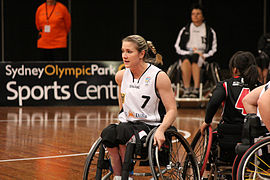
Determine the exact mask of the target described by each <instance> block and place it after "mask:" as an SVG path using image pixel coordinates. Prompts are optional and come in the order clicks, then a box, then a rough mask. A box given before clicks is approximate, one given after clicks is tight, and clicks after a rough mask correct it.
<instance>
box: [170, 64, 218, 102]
mask: <svg viewBox="0 0 270 180" xmlns="http://www.w3.org/2000/svg"><path fill="white" fill-rule="evenodd" d="M180 64H181V62H180V60H179V61H176V62H175V63H174V64H172V65H171V66H169V68H168V70H167V75H168V76H169V78H170V80H171V82H172V87H173V90H174V92H175V100H176V101H177V102H186V101H197V102H208V101H209V99H210V97H211V95H212V92H213V90H214V89H215V87H216V84H217V83H218V82H219V81H220V74H219V71H220V67H219V66H218V64H217V63H216V62H211V63H208V62H205V63H204V64H203V66H202V67H201V72H200V89H199V98H181V96H182V94H183V92H184V84H183V82H182V79H181V77H182V73H181V68H180Z"/></svg>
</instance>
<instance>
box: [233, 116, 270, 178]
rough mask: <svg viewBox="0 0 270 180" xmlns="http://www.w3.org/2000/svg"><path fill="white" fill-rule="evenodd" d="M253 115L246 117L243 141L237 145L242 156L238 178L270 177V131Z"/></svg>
mask: <svg viewBox="0 0 270 180" xmlns="http://www.w3.org/2000/svg"><path fill="white" fill-rule="evenodd" d="M252 116H253V115H251V117H250V118H246V121H245V123H244V126H243V137H242V143H241V144H238V145H237V146H236V152H237V154H238V155H239V156H240V157H241V159H240V161H239V163H238V168H237V179H239V180H242V179H270V133H269V131H268V130H267V129H266V127H265V126H261V122H260V119H259V118H258V117H257V116H253V117H252Z"/></svg>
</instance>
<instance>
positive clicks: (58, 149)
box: [0, 106, 221, 180]
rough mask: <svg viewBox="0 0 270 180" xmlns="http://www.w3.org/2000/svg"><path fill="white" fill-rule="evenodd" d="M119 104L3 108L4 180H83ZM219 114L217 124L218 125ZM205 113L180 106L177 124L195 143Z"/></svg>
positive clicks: (0, 158) (0, 175) (0, 150)
mask: <svg viewBox="0 0 270 180" xmlns="http://www.w3.org/2000/svg"><path fill="white" fill-rule="evenodd" d="M118 111H119V109H118V107H117V106H76V107H70V106H69V107H63V106H60V107H58V106H57V107H21V108H19V107H0V180H13V179H19V180H32V179H33V180H39V179H41V180H47V179H48V180H77V179H78V180H79V179H82V174H83V167H84V161H85V158H86V155H87V153H88V151H89V149H90V147H91V145H92V143H93V142H94V141H95V140H96V139H97V138H98V137H99V135H100V133H101V131H102V129H103V128H104V127H106V126H107V125H109V124H110V123H115V122H117V114H118ZM220 113H221V112H220V111H219V112H218V113H217V114H216V116H215V118H214V121H216V122H217V121H219V119H220ZM204 115H205V109H201V108H191V107H189V108H179V109H178V116H177V119H176V122H175V124H174V125H175V126H176V127H177V128H178V129H179V130H180V132H181V133H183V135H184V136H185V137H186V138H187V140H188V141H189V142H190V141H191V140H192V138H193V136H194V135H195V133H196V131H197V130H198V128H199V126H200V125H201V123H202V122H203V120H204Z"/></svg>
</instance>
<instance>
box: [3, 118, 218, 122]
mask: <svg viewBox="0 0 270 180" xmlns="http://www.w3.org/2000/svg"><path fill="white" fill-rule="evenodd" d="M74 120H75V119H73V118H70V119H57V121H74ZM93 120H100V121H108V120H114V121H118V118H113V119H108V118H98V119H97V118H89V119H76V121H93ZM176 120H194V121H204V117H177V118H176ZM12 121H15V122H18V121H20V122H23V121H33V120H29V119H28V120H27V119H24V120H18V119H14V120H8V119H2V120H0V122H12ZM34 121H35V122H39V121H44V119H35V120H34ZM46 121H55V119H46ZM215 121H216V120H215V119H213V122H215Z"/></svg>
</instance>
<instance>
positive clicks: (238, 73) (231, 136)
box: [200, 51, 260, 162]
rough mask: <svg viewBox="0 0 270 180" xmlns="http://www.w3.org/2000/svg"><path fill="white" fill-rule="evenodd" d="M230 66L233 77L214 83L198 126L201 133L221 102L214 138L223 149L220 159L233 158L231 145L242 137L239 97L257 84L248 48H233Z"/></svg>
mask: <svg viewBox="0 0 270 180" xmlns="http://www.w3.org/2000/svg"><path fill="white" fill-rule="evenodd" d="M229 68H230V70H231V73H232V76H233V77H232V78H230V79H226V80H224V81H221V82H219V83H218V84H217V87H216V89H215V90H214V92H213V96H212V97H211V99H210V101H209V103H208V105H207V109H206V115H205V122H204V123H203V124H202V125H201V127H200V129H201V134H204V132H205V129H206V128H207V127H208V126H209V125H210V124H211V123H212V118H213V117H214V115H215V113H216V112H217V110H218V108H219V106H220V105H221V104H222V106H223V113H222V119H221V121H220V123H219V125H218V127H217V133H215V134H217V135H218V137H215V138H216V139H217V141H218V143H219V146H220V149H222V152H221V155H220V156H221V157H220V158H221V160H224V161H229V162H232V161H233V159H234V157H235V153H234V148H235V146H236V144H237V143H238V142H240V140H241V129H242V124H243V122H244V118H245V115H246V112H245V109H244V107H243V104H242V99H243V98H244V97H245V96H246V95H247V94H248V93H249V92H250V91H251V90H253V89H254V88H256V87H258V86H259V85H260V82H259V81H258V77H259V76H258V70H257V67H256V60H255V57H254V55H253V54H252V53H250V52H244V51H238V52H236V53H235V54H234V55H233V56H232V57H231V59H230V62H229ZM213 143H215V142H214V141H213ZM222 156H223V157H222Z"/></svg>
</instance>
